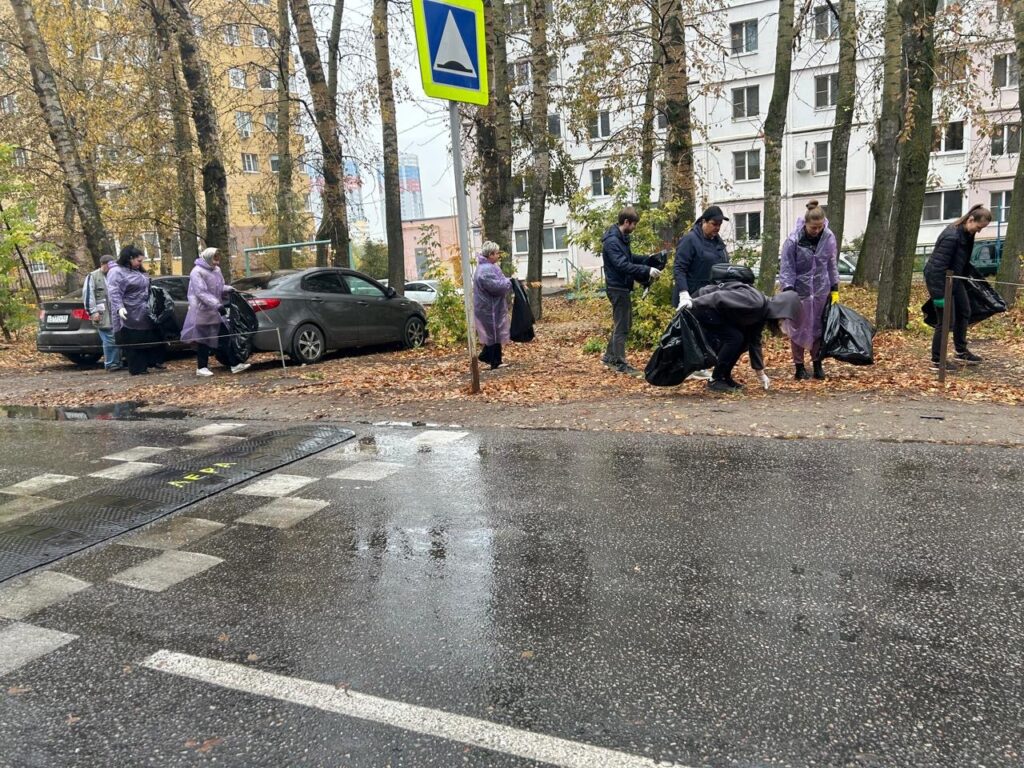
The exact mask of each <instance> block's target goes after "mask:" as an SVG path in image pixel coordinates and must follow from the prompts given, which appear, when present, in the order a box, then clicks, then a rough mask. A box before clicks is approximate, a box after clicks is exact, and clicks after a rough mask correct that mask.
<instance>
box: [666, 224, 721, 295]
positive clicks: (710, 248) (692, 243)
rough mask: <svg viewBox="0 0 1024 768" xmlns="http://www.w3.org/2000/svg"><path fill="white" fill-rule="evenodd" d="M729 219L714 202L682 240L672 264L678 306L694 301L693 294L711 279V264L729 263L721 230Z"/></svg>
mask: <svg viewBox="0 0 1024 768" xmlns="http://www.w3.org/2000/svg"><path fill="white" fill-rule="evenodd" d="M728 220H729V218H728V217H727V216H726V215H725V214H724V213H722V209H721V208H719V207H718V206H717V205H712V206H710V207H709V208H708V209H707V210H705V211H704V213H702V214H701V215H700V218H699V219H697V221H695V222H694V223H693V227H692V228H691V229H690V231H689V232H687V233H686V234H685V235H683V237H682V238H681V239H680V240H679V245H678V246H676V260H675V263H674V264H673V265H672V276H673V277H674V278H675V285H674V286H673V290H672V301H673V303H674V304H675V305H676V307H677V308H678V309H689V308H690V307H691V306H692V305H693V299H692V297H693V296H696V295H697V294H698V293H699V292H700V289H701V288H703V287H704V286H705V285H708V284H709V283H710V282H711V267H713V266H714V265H715V264H728V263H729V252H728V251H727V250H726V248H725V242H724V241H723V240H722V238H721V237H720V236H719V234H718V233H719V232H720V231H721V229H722V222H723V221H728Z"/></svg>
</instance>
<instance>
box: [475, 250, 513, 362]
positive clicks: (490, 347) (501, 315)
mask: <svg viewBox="0 0 1024 768" xmlns="http://www.w3.org/2000/svg"><path fill="white" fill-rule="evenodd" d="M500 258H501V250H500V249H499V248H498V245H497V243H492V242H490V241H488V242H486V243H484V244H483V248H482V249H481V251H480V263H479V264H477V267H476V272H475V273H474V275H473V318H474V320H475V327H476V333H477V336H478V337H479V338H480V343H481V344H482V345H483V349H482V350H480V357H479V359H480V362H482V363H488V364H489V365H490V366H491V370H494V369H495V368H500V367H501V345H502V344H508V342H509V323H510V320H509V314H508V297H509V294H510V293H512V281H511V280H509V279H508V278H507V277H505V275H504V274H503V273H502V271H501V267H499V266H498V260H499V259H500Z"/></svg>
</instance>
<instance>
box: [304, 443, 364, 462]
mask: <svg viewBox="0 0 1024 768" xmlns="http://www.w3.org/2000/svg"><path fill="white" fill-rule="evenodd" d="M374 455H376V454H375V452H371V451H361V450H359V446H355V447H354V448H350V447H349V446H347V445H343V446H341V447H340V448H331V449H330V450H329V451H324V452H323V453H320V454H317V457H316V458H318V459H324V460H326V461H365V460H366V459H369V458H372V457H373V456H374Z"/></svg>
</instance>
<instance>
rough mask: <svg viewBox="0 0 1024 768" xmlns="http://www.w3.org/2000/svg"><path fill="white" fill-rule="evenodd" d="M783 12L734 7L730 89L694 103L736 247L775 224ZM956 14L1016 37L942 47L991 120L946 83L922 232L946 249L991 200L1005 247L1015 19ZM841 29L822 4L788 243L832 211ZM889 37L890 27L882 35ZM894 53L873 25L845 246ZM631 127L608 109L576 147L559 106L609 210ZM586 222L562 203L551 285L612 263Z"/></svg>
mask: <svg viewBox="0 0 1024 768" xmlns="http://www.w3.org/2000/svg"><path fill="white" fill-rule="evenodd" d="M968 4H970V5H971V8H968V7H967V6H968ZM883 5H884V4H883V3H882V2H881V0H861V2H860V3H858V10H859V12H860V13H861V14H867V15H869V16H870V15H872V14H875V15H877V17H878V18H880V16H881V14H882V12H883ZM974 6H977V8H980V9H983V10H982V12H981V13H980V14H978V13H977V9H975V8H974ZM777 12H778V3H777V2H773V0H730V2H728V8H727V9H726V10H725V11H724V12H722V13H720V14H715V15H709V16H707V17H706V27H705V28H703V29H702V33H703V34H706V35H717V36H718V37H719V38H720V40H721V45H720V56H721V62H720V64H718V65H717V66H716V68H715V71H716V73H718V75H720V79H717V78H716V80H715V81H714V82H705V83H702V82H692V83H691V94H692V95H694V96H695V97H694V100H693V102H692V112H693V117H694V121H695V126H696V125H701V126H703V131H697V130H695V131H694V162H695V167H696V178H697V185H698V194H697V205H698V210H699V209H700V208H701V207H702V206H703V205H704V204H711V203H714V204H717V205H720V206H721V207H722V208H723V209H724V210H725V211H726V215H727V216H729V218H730V219H731V221H730V222H728V223H727V224H726V225H725V226H724V227H723V229H722V236H723V238H725V239H726V241H727V243H728V244H729V246H730V248H731V249H735V248H737V247H739V246H744V245H755V246H758V245H759V244H758V243H757V242H756V241H757V240H758V239H759V238H760V235H761V228H762V222H763V217H764V198H763V196H764V189H763V169H764V141H763V138H762V137H761V134H762V131H763V126H764V120H765V117H766V114H767V109H768V103H769V101H770V99H771V94H772V86H773V79H774V72H775V67H774V64H775V43H776V28H777V27H776V25H777ZM798 12H799V8H798ZM950 13H959V14H964V15H965V16H972V15H976V16H977V18H975V19H974V21H973V22H972V23H974V24H977V25H978V27H979V29H980V30H981V31H985V30H991V29H992V28H993V27H996V28H998V29H1005V33H1004V36H1003V37H999V36H997V35H993V34H990V35H989V36H988V37H987V40H986V43H985V44H984V45H978V46H977V47H976V49H975V50H974V51H973V52H969V53H968V54H966V55H963V54H954V52H953V50H951V49H947V48H946V47H945V46H946V45H947V44H946V43H944V42H942V41H941V40H940V45H939V48H940V53H939V58H940V61H941V62H943V64H944V65H945V66H946V67H947V68H948V69H949V70H950V71H953V72H956V73H957V74H956V75H954V76H953V79H961V80H963V79H967V80H969V81H970V88H971V91H972V93H974V94H975V95H976V96H977V98H978V105H979V107H980V110H981V117H977V115H978V111H977V110H976V111H975V115H976V117H974V118H972V117H971V116H970V115H969V113H968V111H967V110H966V109H965V108H964V106H963V105H962V103H961V104H959V106H958V105H957V103H955V102H957V99H956V98H953V97H951V96H950V93H951V92H950V93H946V94H945V97H944V91H943V88H942V87H941V86H940V87H937V89H936V94H935V115H936V117H935V120H936V129H935V130H936V136H937V144H936V150H935V151H934V152H933V154H932V160H931V167H930V169H929V179H930V183H929V191H928V193H927V196H926V199H925V206H924V212H923V215H922V225H921V230H920V235H919V243H920V245H921V246H922V247H926V246H930V245H931V244H932V243H934V241H935V238H936V237H937V236H938V234H939V232H940V231H941V230H942V228H943V227H945V226H946V225H947V224H948V223H949V222H950V221H952V220H953V219H955V218H956V217H958V216H959V215H961V213H962V212H965V211H966V210H967V209H968V208H969V207H970V206H971V205H973V204H975V203H978V202H981V203H984V204H986V205H989V206H990V207H992V209H993V213H994V214H995V215H996V219H997V221H996V223H994V224H993V226H992V227H990V229H989V230H986V233H985V235H984V236H983V237H984V238H991V239H996V238H997V237H1001V236H1002V235H1003V234H1004V233H1005V225H1004V224H1003V223H1002V222H1005V220H1006V215H1007V213H1008V209H1009V202H1010V190H1011V189H1012V186H1013V175H1014V172H1015V171H1016V167H1017V162H1018V159H1019V155H1020V133H1019V131H1018V129H1017V122H1018V120H1019V117H1018V115H1019V105H1018V103H1017V102H1018V98H1017V83H1018V78H1019V66H1018V62H1017V59H1016V55H1015V53H1014V46H1013V40H1012V27H1011V26H1010V24H1009V21H1008V18H1004V11H1003V10H1002V9H1001V8H998V7H997V6H996V2H995V0H966V2H964V3H961V4H960V5H958V6H956V7H955V8H951V9H950ZM996 25H998V26H996ZM940 26H941V25H940ZM837 28H838V22H837V21H836V20H835V17H834V15H833V14H832V13H831V12H830V11H829V9H828V7H827V6H826V5H825V4H824V2H823V1H822V3H821V4H820V5H819V6H816V7H813V6H812V8H811V11H810V14H809V15H808V17H807V18H806V20H805V23H804V24H803V26H802V32H801V34H800V36H799V39H798V41H797V45H796V50H795V53H794V59H793V67H792V79H791V88H790V97H789V102H788V114H787V120H786V136H785V141H784V144H783V157H782V167H783V177H782V222H783V227H782V228H783V231H782V233H781V235H782V237H783V238H784V237H785V236H786V235H787V234H788V233H789V231H790V230H791V229H792V227H793V226H794V223H795V220H796V217H797V216H798V215H799V214H800V213H801V212H802V211H803V210H804V208H805V205H806V203H807V202H808V201H810V200H812V199H817V200H818V201H819V202H820V203H822V204H824V205H827V204H828V199H829V189H828V181H829V151H830V144H829V142H830V140H831V133H832V126H833V121H834V119H835V102H836V88H837V83H838V75H837V71H838V56H839V41H838V29H837ZM880 28H881V27H880V25H879V26H878V27H877V29H880ZM691 34H692V32H691ZM881 45H882V40H881V35H880V33H879V34H877V35H876V34H874V32H873V30H872V29H870V28H869V27H868V26H867V25H865V27H864V28H863V29H862V31H861V39H860V41H859V51H858V62H857V76H858V87H857V91H858V96H857V104H856V113H855V120H854V127H853V131H852V135H851V139H850V157H849V164H848V169H847V178H846V189H847V193H846V225H845V235H844V240H845V242H846V243H847V244H849V243H850V241H851V240H853V239H854V238H857V237H858V236H860V235H861V234H862V233H863V231H864V228H865V225H866V222H867V215H868V208H869V204H870V196H871V187H872V183H873V180H874V158H873V156H872V154H871V151H870V144H871V142H872V140H873V138H874V131H875V128H874V124H875V121H876V119H877V115H878V109H879V95H880V93H879V91H880V85H879V76H880V74H881V64H882V63H881V59H880V55H881ZM578 58H579V51H578V50H569V51H568V52H567V53H566V55H565V56H563V57H562V58H561V60H560V61H559V62H558V66H557V67H556V74H555V75H554V76H553V83H556V87H557V84H564V83H566V82H568V81H569V79H570V77H571V73H572V67H573V66H574V64H575V62H576V61H577V60H578ZM509 61H510V70H511V71H512V73H513V74H514V76H515V80H516V81H517V84H518V85H519V86H520V87H522V86H524V85H525V84H526V83H528V78H529V60H528V58H527V57H526V56H517V54H516V52H515V50H510V52H509ZM968 62H969V66H968ZM695 71H696V70H691V73H692V72H695ZM691 76H692V74H691ZM951 102H952V103H951ZM943 113H945V114H944V120H943ZM631 119H635V117H634V116H631V115H628V114H621V113H615V112H614V111H611V110H608V111H602V112H601V113H600V114H599V115H598V118H597V120H596V121H594V122H593V123H592V124H591V125H590V130H589V133H590V141H589V143H588V142H584V143H582V144H575V143H574V142H573V140H572V138H571V137H570V138H565V137H566V133H565V132H564V129H563V126H564V123H565V117H564V116H562V115H559V114H558V113H557V112H555V111H554V109H553V110H552V114H551V115H550V116H549V125H550V128H551V130H552V131H553V132H554V131H558V132H559V133H560V135H561V136H563V138H565V144H566V149H567V151H568V152H569V153H570V155H571V156H572V157H573V158H574V160H575V161H576V162H577V169H578V181H579V184H580V188H581V189H589V190H590V193H591V194H592V195H593V197H594V199H595V201H598V202H600V201H601V200H602V199H604V200H605V201H607V200H609V198H608V193H609V192H610V191H611V184H612V182H613V180H612V179H611V177H610V173H609V170H608V168H607V163H608V157H609V156H610V154H611V149H612V146H613V142H615V141H616V130H617V128H618V127H620V126H621V125H623V124H624V123H627V122H628V121H629V120H631ZM940 121H941V122H942V125H939V123H940ZM657 134H658V137H659V139H662V138H663V137H664V116H659V123H658V131H657ZM605 142H608V144H607V146H606V145H605ZM659 143H660V142H659ZM659 169H660V161H656V163H655V172H654V179H653V184H654V189H655V193H654V196H655V199H657V189H658V187H659V184H660V178H659V175H660V174H659ZM471 206H472V207H471V215H472V216H474V217H475V219H476V220H477V221H478V220H479V215H478V214H479V203H478V199H477V198H476V196H474V199H473V201H472V203H471ZM527 224H528V210H527V207H526V205H525V203H524V204H523V205H522V207H521V210H519V211H517V213H516V215H515V220H514V238H513V239H514V243H513V252H514V253H513V256H514V258H515V260H516V262H517V267H518V269H517V274H518V275H519V276H520V277H523V276H525V274H526V230H527ZM573 226H574V225H573V222H572V221H571V220H570V219H569V211H568V206H565V205H549V206H548V208H547V211H546V216H545V253H544V266H543V274H544V276H545V278H546V279H548V280H551V281H561V280H566V279H571V277H572V275H573V272H574V270H575V269H586V270H596V269H599V268H600V263H601V262H600V254H595V253H591V252H586V251H582V250H581V249H579V248H577V247H574V246H572V245H570V244H568V243H567V242H566V235H567V234H568V233H571V232H572V231H573ZM679 234H680V235H681V234H682V233H679ZM863 247H864V248H870V247H871V245H870V244H869V243H868V244H864V246H863Z"/></svg>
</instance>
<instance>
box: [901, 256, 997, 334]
mask: <svg viewBox="0 0 1024 768" xmlns="http://www.w3.org/2000/svg"><path fill="white" fill-rule="evenodd" d="M965 277H969V278H971V279H970V280H964V281H963V284H964V290H965V291H966V292H967V301H968V302H969V303H970V305H971V317H970V319H969V320H968V321H967V322H968V324H969V325H974V324H975V323H980V322H981V321H982V320H988V319H989V318H990V317H992V315H998V314H999V313H1000V312H1005V311H1006V309H1007V307H1006V302H1005V301H1003V297H1002V296H1000V295H999V294H998V293H996V289H995V288H993V287H992V286H991V285H990V284H989V282H988V280H986V279H985V278H984V277H982V275H981V272H979V271H978V270H977V268H976V267H975V266H974V265H973V264H968V265H967V273H966V274H965ZM921 314H922V315H924V321H925V323H927V324H928V325H930V326H931V327H932V328H934V327H935V326H936V325H938V323H939V313H938V312H936V311H935V304H933V303H932V300H931V299H928V300H927V301H926V302H925V303H924V304H922V305H921Z"/></svg>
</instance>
